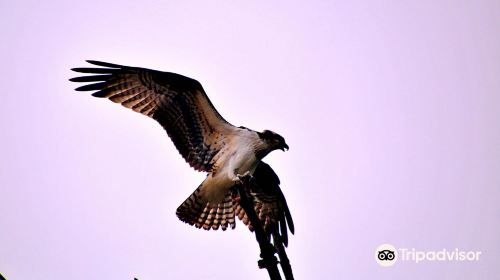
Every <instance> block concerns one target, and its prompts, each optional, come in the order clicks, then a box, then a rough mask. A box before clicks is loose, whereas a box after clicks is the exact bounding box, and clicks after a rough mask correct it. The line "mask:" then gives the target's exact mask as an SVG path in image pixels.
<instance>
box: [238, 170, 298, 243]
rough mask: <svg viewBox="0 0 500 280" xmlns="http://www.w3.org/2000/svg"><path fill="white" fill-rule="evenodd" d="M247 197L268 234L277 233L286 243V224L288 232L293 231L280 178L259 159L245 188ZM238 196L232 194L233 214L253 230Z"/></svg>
mask: <svg viewBox="0 0 500 280" xmlns="http://www.w3.org/2000/svg"><path fill="white" fill-rule="evenodd" d="M246 191H247V194H248V197H249V198H250V199H252V200H253V203H254V206H255V213H256V214H257V216H258V217H259V220H260V221H261V222H262V226H263V227H264V230H265V231H266V233H267V234H268V235H272V234H274V233H277V234H278V235H279V236H280V237H281V239H282V241H283V244H285V246H287V245H288V234H287V225H288V229H289V230H290V232H291V233H292V234H293V233H294V230H295V229H294V225H293V220H292V215H291V214H290V210H289V209H288V205H287V203H286V199H285V196H284V195H283V192H282V191H281V189H280V179H279V178H278V175H276V173H275V172H274V170H273V169H272V168H271V167H270V166H269V165H268V164H267V163H265V162H263V161H261V162H260V163H259V165H258V166H257V168H256V169H255V172H254V174H253V181H251V184H249V188H248V189H246ZM239 200H240V199H239V196H238V195H237V194H233V203H234V204H235V214H236V216H238V218H239V219H240V220H241V221H242V222H243V223H244V224H245V225H247V226H248V228H249V229H250V230H251V231H253V227H252V225H251V223H250V220H249V218H248V216H247V214H246V213H245V211H244V210H243V208H242V207H241V205H240V204H239Z"/></svg>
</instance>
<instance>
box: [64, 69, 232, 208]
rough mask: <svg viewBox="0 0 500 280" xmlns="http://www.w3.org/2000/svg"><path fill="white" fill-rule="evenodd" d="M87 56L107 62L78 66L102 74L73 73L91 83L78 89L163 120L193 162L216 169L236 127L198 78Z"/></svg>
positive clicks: (195, 165) (84, 70) (162, 122)
mask: <svg viewBox="0 0 500 280" xmlns="http://www.w3.org/2000/svg"><path fill="white" fill-rule="evenodd" d="M87 62H89V63H91V64H94V65H96V66H100V67H104V68H92V67H82V68H73V69H72V70H73V71H75V72H79V73H89V74H97V75H90V76H82V77H75V78H72V79H70V81H72V82H86V83H90V84H87V85H84V86H80V87H78V88H77V89H76V90H77V91H94V93H92V95H93V96H95V97H102V98H108V99H110V100H111V101H113V102H115V103H120V104H122V105H123V106H124V107H127V108H130V109H132V110H134V111H136V112H138V113H141V114H143V115H146V116H148V117H151V118H153V119H155V120H157V121H158V122H159V123H160V124H161V125H162V126H163V127H164V128H165V130H166V131H167V134H168V135H169V136H170V138H171V139H172V141H173V143H174V144H175V146H176V148H177V150H178V151H179V152H180V154H181V155H182V157H183V158H184V159H185V160H186V161H187V162H188V163H189V165H190V166H192V167H194V168H195V169H196V170H199V171H207V172H208V171H210V170H211V168H212V166H213V162H212V159H213V158H214V156H215V155H216V154H217V153H218V152H219V151H220V150H221V149H222V148H223V146H224V144H223V143H224V141H220V139H221V138H222V140H223V139H224V138H227V137H228V136H229V135H230V134H231V133H233V132H234V131H235V130H236V128H235V127H234V126H233V125H231V124H229V123H228V122H227V121H226V120H224V118H222V116H221V115H220V114H219V113H218V112H217V110H216V109H215V107H214V106H213V104H212V103H211V102H210V100H209V99H208V97H207V95H206V93H205V91H204V90H203V87H202V86H201V84H200V83H199V82H198V81H196V80H194V79H191V78H188V77H185V76H182V75H179V74H175V73H169V72H160V71H156V70H150V69H145V68H138V67H129V66H122V65H118V64H112V63H107V62H101V61H94V60H88V61H87ZM218 139H219V141H217V140H218ZM213 214H214V215H217V213H213ZM219 215H221V214H220V213H219Z"/></svg>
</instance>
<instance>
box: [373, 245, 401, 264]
mask: <svg viewBox="0 0 500 280" xmlns="http://www.w3.org/2000/svg"><path fill="white" fill-rule="evenodd" d="M397 259H398V254H397V252H396V248H394V246H392V245H390V244H382V245H380V246H378V247H377V250H375V261H376V262H377V263H378V264H380V265H381V266H391V265H393V264H395V263H396V260H397Z"/></svg>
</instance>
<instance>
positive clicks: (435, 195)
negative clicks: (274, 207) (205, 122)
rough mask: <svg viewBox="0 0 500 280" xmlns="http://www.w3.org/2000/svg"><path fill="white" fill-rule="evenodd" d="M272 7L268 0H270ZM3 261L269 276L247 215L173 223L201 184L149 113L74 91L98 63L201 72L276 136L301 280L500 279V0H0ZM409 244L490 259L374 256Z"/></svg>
mask: <svg viewBox="0 0 500 280" xmlns="http://www.w3.org/2000/svg"><path fill="white" fill-rule="evenodd" d="M262 3H264V2H262ZM0 26H2V29H1V35H2V41H1V43H0V57H1V61H2V66H1V67H0V73H1V77H2V85H3V87H2V89H3V90H2V92H3V93H2V95H1V96H2V110H0V128H1V130H2V137H0V144H1V146H2V147H3V153H2V160H1V161H0V273H2V274H3V275H4V276H6V277H7V279H9V280H11V279H16V280H18V279H30V280H32V279H53V280H58V279H61V280H62V279H77V280H78V279H82V280H83V279H117V280H118V279H133V277H138V278H139V279H140V280H148V279H233V278H234V277H237V278H238V279H267V277H268V276H267V273H266V272H265V271H263V270H258V269H257V263H256V261H257V259H258V254H259V252H258V246H257V243H256V242H255V241H254V236H253V235H252V234H250V233H249V232H248V231H247V230H246V229H245V228H244V227H243V225H242V224H241V223H239V224H237V227H236V230H234V231H226V232H222V231H219V232H213V231H210V232H206V231H203V230H198V229H195V228H194V227H190V226H188V225H186V224H184V223H182V222H180V221H179V220H178V219H177V217H176V216H175V209H176V208H177V206H179V205H180V203H182V202H183V201H184V199H185V198H186V197H187V196H188V195H189V194H191V192H192V191H193V190H194V189H195V188H196V187H197V186H198V184H199V183H200V182H201V181H202V180H203V178H204V174H202V173H196V172H195V171H193V170H192V169H190V168H189V166H188V165H187V164H186V163H185V162H184V161H183V159H182V158H181V156H180V155H178V153H177V151H176V150H175V148H174V145H173V144H172V143H171V141H170V140H169V139H168V138H167V136H166V133H165V132H164V131H163V129H162V128H161V127H160V126H159V125H158V124H156V123H155V122H154V121H152V120H150V119H148V118H146V117H143V116H141V115H139V114H137V113H133V112H132V111H129V110H126V109H125V108H122V107H120V106H118V105H115V104H113V103H112V102H109V101H106V100H102V99H96V98H93V97H91V96H90V95H89V94H86V93H81V92H80V93H77V92H74V91H73V89H74V87H75V84H72V83H70V82H68V78H71V77H73V76H74V73H72V72H71V71H70V70H69V69H70V68H72V67H79V66H85V63H84V60H85V59H96V60H103V61H108V62H114V63H119V64H125V65H133V66H142V67H148V68H154V69H158V70H165V71H171V72H177V73H180V74H183V75H186V76H190V77H193V78H196V79H197V80H199V81H200V82H201V83H202V84H203V86H204V88H205V90H206V91H207V93H208V95H209V97H210V98H211V100H212V102H213V103H214V104H215V106H216V107H217V109H218V110H219V112H220V113H221V114H222V115H223V116H224V117H225V118H226V119H227V120H228V121H230V122H232V123H233V124H235V125H244V126H247V127H249V128H253V129H256V130H263V129H271V130H273V131H276V132H278V133H280V134H281V135H283V136H284V137H285V139H286V140H287V143H288V144H289V145H290V151H288V152H286V153H282V152H281V151H277V152H273V153H272V154H270V155H269V156H268V157H267V158H266V161H267V162H268V163H270V164H271V166H272V167H273V168H274V170H275V171H276V172H277V173H278V175H279V176H280V178H281V181H282V189H283V191H284V193H285V195H286V197H287V200H288V203H289V206H290V209H291V211H292V215H293V218H294V221H295V227H296V234H295V235H294V236H292V237H291V238H290V242H289V248H288V254H289V257H290V259H291V262H292V267H293V270H294V273H295V276H296V278H297V279H498V275H500V267H499V266H498V260H499V259H500V238H499V236H500V219H499V213H500V172H499V170H500V125H499V120H500V78H499V77H500V51H499V50H500V37H499V36H498V35H499V34H500V30H499V27H500V2H498V1H413V2H409V1H377V2H375V1H302V2H297V1H272V2H269V1H268V2H267V3H266V4H265V5H263V4H257V3H250V2H249V1H236V2H235V1H231V2H230V1H182V2H181V1H177V2H173V1H142V2H141V1H122V0H120V1H95V0H90V1H79V2H71V1H46V2H43V3H42V2H38V1H3V2H2V3H0ZM382 243H390V244H393V245H394V246H396V247H407V248H418V249H421V250H441V249H443V248H447V249H455V248H460V249H463V250H476V251H482V256H481V259H480V261H478V262H434V263H432V262H427V263H420V264H415V263H408V262H406V263H403V262H401V263H397V264H395V265H394V266H393V267H390V268H384V267H381V266H379V265H378V264H377V263H376V262H375V260H374V259H373V253H374V250H375V248H376V247H377V246H378V245H380V244H382Z"/></svg>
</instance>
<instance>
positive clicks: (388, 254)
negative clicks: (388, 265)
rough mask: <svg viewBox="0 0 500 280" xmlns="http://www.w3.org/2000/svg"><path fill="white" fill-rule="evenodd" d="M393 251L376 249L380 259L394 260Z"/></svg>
mask: <svg viewBox="0 0 500 280" xmlns="http://www.w3.org/2000/svg"><path fill="white" fill-rule="evenodd" d="M394 257H395V255H394V251H391V250H382V251H378V255H377V258H378V259H379V260H381V261H392V260H394Z"/></svg>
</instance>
